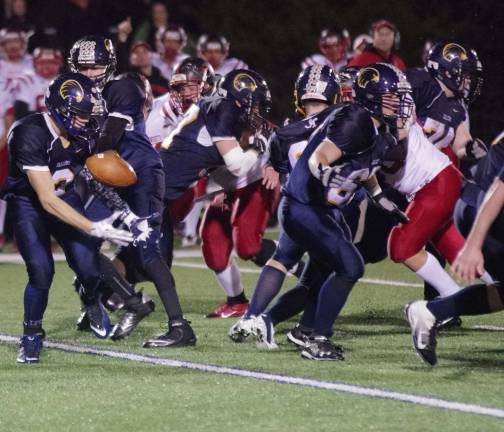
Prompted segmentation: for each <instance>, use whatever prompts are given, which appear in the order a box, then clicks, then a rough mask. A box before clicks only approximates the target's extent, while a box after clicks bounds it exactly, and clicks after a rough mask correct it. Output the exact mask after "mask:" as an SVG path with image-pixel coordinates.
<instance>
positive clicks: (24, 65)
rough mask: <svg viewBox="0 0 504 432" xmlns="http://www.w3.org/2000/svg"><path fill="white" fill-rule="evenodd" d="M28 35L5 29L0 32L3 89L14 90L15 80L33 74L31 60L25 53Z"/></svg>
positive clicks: (11, 28) (18, 30)
mask: <svg viewBox="0 0 504 432" xmlns="http://www.w3.org/2000/svg"><path fill="white" fill-rule="evenodd" d="M27 42H28V35H27V34H26V33H25V32H23V31H22V30H20V29H18V28H14V27H7V28H3V29H2V30H0V49H1V52H2V59H1V60H0V80H1V81H6V83H5V85H4V88H8V89H10V90H11V91H12V90H15V88H16V81H17V79H18V78H19V77H20V76H21V75H23V74H26V73H33V63H32V58H31V56H30V55H29V54H27V53H26V47H27Z"/></svg>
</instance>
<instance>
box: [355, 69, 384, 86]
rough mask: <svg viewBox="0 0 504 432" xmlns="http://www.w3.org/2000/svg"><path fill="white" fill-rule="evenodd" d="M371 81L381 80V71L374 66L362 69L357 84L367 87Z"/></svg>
mask: <svg viewBox="0 0 504 432" xmlns="http://www.w3.org/2000/svg"><path fill="white" fill-rule="evenodd" d="M371 81H374V82H378V81H380V73H379V72H378V71H377V70H376V69H375V68H372V67H368V68H365V69H362V70H361V71H360V72H359V77H358V78H357V85H358V86H359V87H362V88H365V87H366V86H367V85H368V83H370V82H371Z"/></svg>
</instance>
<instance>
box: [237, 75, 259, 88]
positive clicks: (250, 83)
mask: <svg viewBox="0 0 504 432" xmlns="http://www.w3.org/2000/svg"><path fill="white" fill-rule="evenodd" d="M233 87H234V88H235V89H236V90H237V91H242V90H244V89H248V90H250V92H251V93H253V92H254V91H255V90H256V88H257V83H256V82H255V80H254V78H252V77H251V76H250V75H249V74H247V73H240V74H238V75H236V76H235V78H234V80H233Z"/></svg>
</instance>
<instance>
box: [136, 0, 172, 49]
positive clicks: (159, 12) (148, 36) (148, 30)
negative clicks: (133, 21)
mask: <svg viewBox="0 0 504 432" xmlns="http://www.w3.org/2000/svg"><path fill="white" fill-rule="evenodd" d="M169 18H170V14H169V12H168V9H167V8H166V5H165V3H164V2H162V1H155V2H153V3H152V5H151V7H150V13H149V18H148V19H146V20H145V21H143V22H142V23H141V24H140V25H139V26H138V29H137V30H136V31H135V34H134V36H133V40H134V41H135V42H138V41H145V42H147V43H148V44H149V45H150V46H151V47H154V48H155V49H157V46H156V43H157V42H158V41H157V39H156V36H157V35H159V34H161V33H162V32H163V30H164V29H166V28H167V27H168V20H169Z"/></svg>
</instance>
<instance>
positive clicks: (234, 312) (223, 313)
mask: <svg viewBox="0 0 504 432" xmlns="http://www.w3.org/2000/svg"><path fill="white" fill-rule="evenodd" d="M248 306H249V304H248V303H236V304H227V303H222V304H220V305H219V306H217V307H216V308H215V309H214V310H213V311H212V312H210V313H209V314H208V315H206V317H207V318H239V317H241V316H243V315H244V314H245V312H247V309H248Z"/></svg>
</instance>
